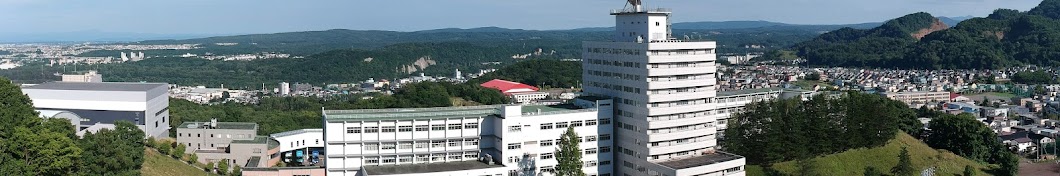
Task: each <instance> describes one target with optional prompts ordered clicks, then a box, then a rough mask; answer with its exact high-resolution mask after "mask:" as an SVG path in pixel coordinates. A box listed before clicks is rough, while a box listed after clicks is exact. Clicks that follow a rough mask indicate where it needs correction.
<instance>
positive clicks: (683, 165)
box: [658, 152, 743, 169]
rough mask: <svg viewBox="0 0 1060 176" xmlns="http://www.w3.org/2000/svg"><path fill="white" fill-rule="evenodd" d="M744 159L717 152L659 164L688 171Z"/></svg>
mask: <svg viewBox="0 0 1060 176" xmlns="http://www.w3.org/2000/svg"><path fill="white" fill-rule="evenodd" d="M740 158H743V156H739V155H733V154H729V153H724V152H717V153H713V154H707V155H700V156H695V157H691V158H684V159H679V160H670V161H663V162H659V163H658V164H660V165H663V166H666V167H669V168H673V169H687V168H693V167H699V166H705V165H711V164H715V163H721V162H726V161H732V160H736V159H740Z"/></svg>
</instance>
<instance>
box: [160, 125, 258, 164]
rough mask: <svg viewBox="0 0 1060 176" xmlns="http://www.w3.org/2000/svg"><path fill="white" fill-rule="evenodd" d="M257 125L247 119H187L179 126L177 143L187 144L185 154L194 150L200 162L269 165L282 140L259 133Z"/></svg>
mask: <svg viewBox="0 0 1060 176" xmlns="http://www.w3.org/2000/svg"><path fill="white" fill-rule="evenodd" d="M257 131H258V124H256V123H245V122H217V121H216V120H211V121H210V122H184V123H182V124H180V125H179V126H177V130H176V133H177V135H176V136H177V144H179V145H185V146H187V150H185V153H189V154H190V153H195V154H196V155H198V156H199V162H202V163H207V162H214V163H216V162H219V161H221V160H223V159H229V162H231V163H230V164H233V165H238V166H241V167H269V166H272V164H273V163H275V161H276V160H275V159H273V158H275V157H274V156H273V155H276V153H277V151H278V150H279V143H278V142H276V141H275V140H273V139H270V138H269V137H267V136H258V135H257Z"/></svg>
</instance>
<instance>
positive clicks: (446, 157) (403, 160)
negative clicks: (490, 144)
mask: <svg viewBox="0 0 1060 176" xmlns="http://www.w3.org/2000/svg"><path fill="white" fill-rule="evenodd" d="M477 158H478V152H462V153H461V152H453V153H432V154H417V155H415V156H413V155H394V156H382V157H375V156H372V157H365V158H364V164H408V163H412V162H413V159H415V162H421V163H423V162H444V161H462V160H470V159H477Z"/></svg>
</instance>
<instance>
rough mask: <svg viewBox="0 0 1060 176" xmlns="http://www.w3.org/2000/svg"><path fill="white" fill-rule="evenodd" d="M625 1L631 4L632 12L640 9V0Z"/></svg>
mask: <svg viewBox="0 0 1060 176" xmlns="http://www.w3.org/2000/svg"><path fill="white" fill-rule="evenodd" d="M626 1H628V2H629V5H631V6H633V11H634V12H640V11H641V4H642V2H641V0H626Z"/></svg>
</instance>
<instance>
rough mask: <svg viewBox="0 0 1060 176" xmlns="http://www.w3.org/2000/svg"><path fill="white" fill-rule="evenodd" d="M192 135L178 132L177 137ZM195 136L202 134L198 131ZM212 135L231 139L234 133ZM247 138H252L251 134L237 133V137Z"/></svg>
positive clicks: (212, 135) (211, 135)
mask: <svg viewBox="0 0 1060 176" xmlns="http://www.w3.org/2000/svg"><path fill="white" fill-rule="evenodd" d="M191 135H192V133H177V137H184V136H187V137H191ZM195 137H202V134H199V133H196V134H195ZM210 137H211V138H213V137H216V138H229V139H232V134H216V135H215V134H210ZM247 138H251V135H249V134H236V135H235V139H247Z"/></svg>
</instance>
